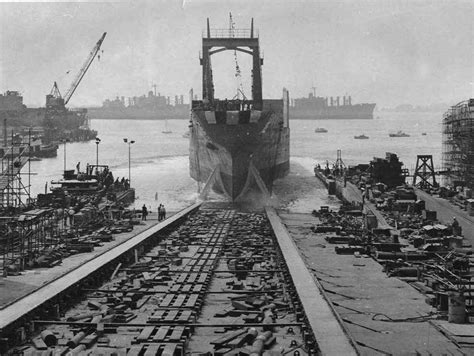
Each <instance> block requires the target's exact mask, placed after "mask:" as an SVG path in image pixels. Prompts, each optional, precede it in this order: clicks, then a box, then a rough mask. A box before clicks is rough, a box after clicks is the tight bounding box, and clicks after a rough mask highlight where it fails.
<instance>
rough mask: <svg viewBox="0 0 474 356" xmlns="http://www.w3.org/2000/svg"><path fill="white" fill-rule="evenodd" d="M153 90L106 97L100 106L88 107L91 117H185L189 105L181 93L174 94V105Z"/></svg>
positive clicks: (140, 118) (139, 118)
mask: <svg viewBox="0 0 474 356" xmlns="http://www.w3.org/2000/svg"><path fill="white" fill-rule="evenodd" d="M153 88H154V91H151V90H150V91H149V92H148V95H142V96H134V97H129V98H125V97H124V96H121V97H118V96H117V97H116V98H115V99H114V100H110V99H106V100H105V101H104V102H103V103H102V106H101V107H90V108H88V109H87V110H88V112H89V115H90V117H91V119H102V120H109V119H136V120H166V119H187V118H188V117H189V105H188V104H184V99H183V95H180V96H179V97H178V96H177V95H176V96H175V100H174V105H172V104H171V100H170V97H165V96H163V95H161V94H160V93H157V92H156V85H154V86H153Z"/></svg>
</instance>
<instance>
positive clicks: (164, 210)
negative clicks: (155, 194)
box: [161, 205, 166, 220]
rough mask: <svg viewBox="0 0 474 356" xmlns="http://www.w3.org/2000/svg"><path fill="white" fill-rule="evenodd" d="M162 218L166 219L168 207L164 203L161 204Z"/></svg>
mask: <svg viewBox="0 0 474 356" xmlns="http://www.w3.org/2000/svg"><path fill="white" fill-rule="evenodd" d="M161 219H162V220H165V219H166V209H165V206H164V205H161Z"/></svg>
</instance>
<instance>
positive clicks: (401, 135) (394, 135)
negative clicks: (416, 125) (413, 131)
mask: <svg viewBox="0 0 474 356" xmlns="http://www.w3.org/2000/svg"><path fill="white" fill-rule="evenodd" d="M388 135H389V136H390V137H410V135H409V134H407V133H405V132H403V131H401V130H398V131H397V132H396V133H391V134H388Z"/></svg>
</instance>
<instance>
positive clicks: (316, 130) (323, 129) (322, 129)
mask: <svg viewBox="0 0 474 356" xmlns="http://www.w3.org/2000/svg"><path fill="white" fill-rule="evenodd" d="M314 132H316V133H326V132H328V130H327V129H325V128H324V127H317V128H316V129H315V130H314Z"/></svg>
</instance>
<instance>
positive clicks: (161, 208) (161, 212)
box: [142, 204, 166, 221]
mask: <svg viewBox="0 0 474 356" xmlns="http://www.w3.org/2000/svg"><path fill="white" fill-rule="evenodd" d="M147 216H148V209H147V207H146V205H145V204H143V206H142V220H143V221H146V217H147ZM165 219H166V209H165V206H164V205H163V204H160V205H158V221H162V220H165Z"/></svg>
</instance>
